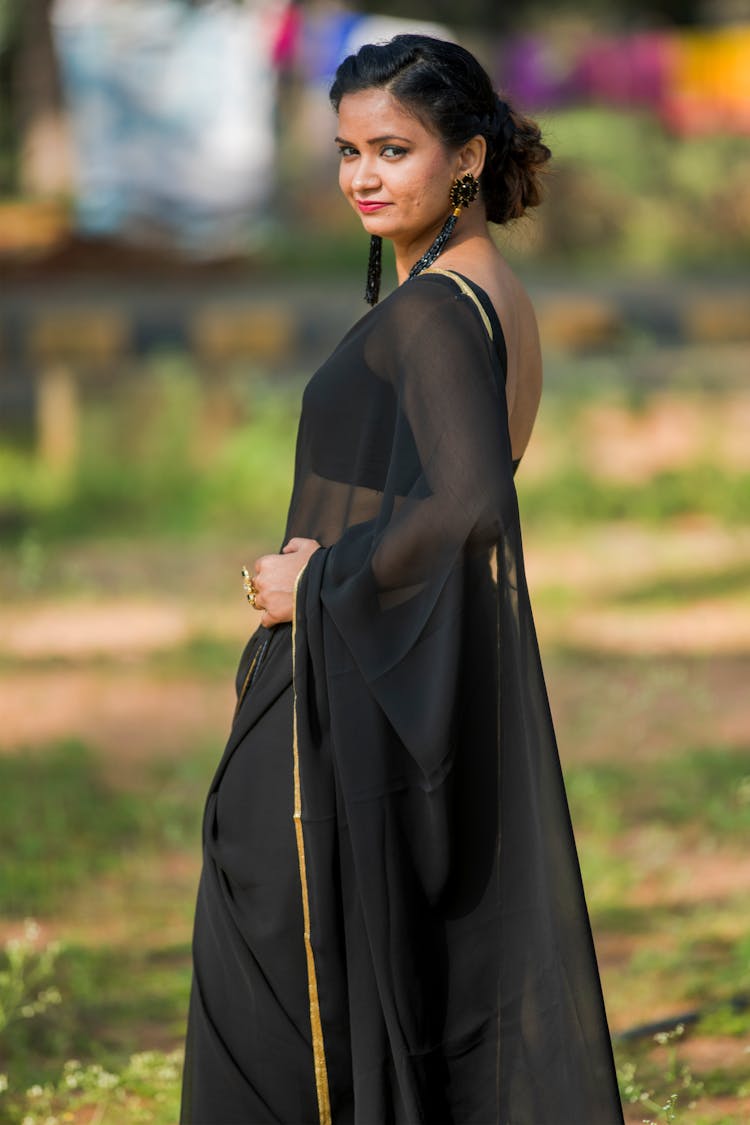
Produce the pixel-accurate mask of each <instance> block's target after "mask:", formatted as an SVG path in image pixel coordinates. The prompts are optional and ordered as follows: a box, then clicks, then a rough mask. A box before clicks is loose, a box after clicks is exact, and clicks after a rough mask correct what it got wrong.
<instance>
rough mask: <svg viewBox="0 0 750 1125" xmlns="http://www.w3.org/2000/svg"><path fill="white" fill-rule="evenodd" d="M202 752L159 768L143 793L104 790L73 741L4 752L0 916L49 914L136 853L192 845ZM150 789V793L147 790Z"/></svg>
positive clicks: (90, 756)
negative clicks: (6, 857)
mask: <svg viewBox="0 0 750 1125" xmlns="http://www.w3.org/2000/svg"><path fill="white" fill-rule="evenodd" d="M208 775H209V766H208V763H207V761H206V757H205V755H197V756H196V755H195V754H193V755H189V756H187V757H186V758H184V759H180V760H178V761H176V762H171V763H165V762H159V761H157V763H156V764H155V765H153V766H152V767H151V768H150V769H147V770H145V772H144V776H143V777H142V779H141V791H140V792H136V791H133V790H128V791H124V790H122V789H115V788H113V787H112V786H111V785H110V784H108V783H107V782H106V781H105V780H104V778H103V776H102V769H101V763H100V761H99V760H98V759H97V757H96V755H95V754H94V753H93V752H92V751H91V750H90V749H89V748H87V747H86V746H83V745H81V744H80V743H78V742H74V741H69V742H62V743H59V744H53V745H52V746H48V747H45V748H43V749H42V748H35V749H24V750H22V751H19V752H18V753H16V754H11V755H4V756H0V791H2V794H3V810H4V812H3V817H2V819H1V820H0V848H2V850H3V852H4V854H6V855H13V862H12V863H8V864H3V865H2V867H1V868H0V913H2V914H3V915H5V917H6V918H7V917H16V918H23V917H25V916H26V915H30V914H33V915H37V916H47V915H52V914H54V913H55V912H56V911H59V910H60V909H61V908H63V907H64V906H65V903H66V902H67V901H68V898H69V895H70V893H71V892H72V891H74V890H75V889H77V888H79V887H82V886H85V885H87V884H88V883H90V881H91V880H92V879H96V878H97V877H100V876H102V875H105V874H107V873H111V872H116V871H118V870H121V869H122V868H123V866H124V865H125V864H126V863H127V861H128V859H129V858H130V857H132V855H133V853H134V852H139V853H143V852H144V851H147V852H152V853H153V852H158V851H159V850H160V849H161V850H163V849H166V848H172V847H178V846H182V847H187V846H189V845H190V844H193V843H194V842H195V841H196V840H197V839H198V836H199V824H200V819H199V818H200V808H201V801H202V796H203V791H204V790H205V787H206V785H207V777H208ZM144 790H145V792H144Z"/></svg>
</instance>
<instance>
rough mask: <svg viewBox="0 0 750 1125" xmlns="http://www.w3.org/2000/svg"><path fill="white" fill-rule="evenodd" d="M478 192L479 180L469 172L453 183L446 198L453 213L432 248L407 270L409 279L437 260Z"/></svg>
mask: <svg viewBox="0 0 750 1125" xmlns="http://www.w3.org/2000/svg"><path fill="white" fill-rule="evenodd" d="M478 191H479V180H477V179H476V178H475V177H474V176H473V175H472V174H471V172H467V173H466V175H465V176H459V177H458V178H457V179H455V180H454V181H453V186H452V187H451V190H450V192H449V193H448V197H449V199H450V201H451V203H452V204H453V211H452V212H451V214H450V215H449V216H448V218H447V219H446V220H445V222H444V223H443V226H442V229H441V231H440V233H439V234H438V236H437V238H436V239H435V241H434V242H433V244H432V246H430V248H429V249H428V250H425V252H424V254H423V255H422V257H421V258H419V259H418V260H417V261H416V262H415V263H414V265H413V266H412V267H411V269H410V270H409V277H416V276H417V274H418V273H421V272H422V270H426V269H427V268H428V267H429V266H431V265H432V263H433V262H434V261H435V259H436V258H437V256H438V254H439V253H440V251H441V250H442V249H443V247H444V246H445V244H446V242H447V241H448V239H449V238H450V236H451V235H452V234H453V228H454V227H455V225H456V220H457V219H458V216H459V215H460V214H461V211H462V210H463V208H464V207H468V206H469V204H470V203H473V202H474V200H475V199H476V197H477V192H478Z"/></svg>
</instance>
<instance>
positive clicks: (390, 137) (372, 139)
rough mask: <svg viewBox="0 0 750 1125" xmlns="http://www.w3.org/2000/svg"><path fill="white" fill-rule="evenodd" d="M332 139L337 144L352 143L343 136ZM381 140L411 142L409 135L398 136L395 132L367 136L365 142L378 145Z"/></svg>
mask: <svg viewBox="0 0 750 1125" xmlns="http://www.w3.org/2000/svg"><path fill="white" fill-rule="evenodd" d="M333 141H334V144H339V145H350V144H351V143H352V142H351V141H346V140H344V138H343V137H334V138H333ZM383 141H406V143H407V144H410V143H411V141H410V139H409V137H399V136H396V134H395V133H386V134H385V136H383V137H369V138H368V140H367V141H366V144H368V145H379V144H382V143H383Z"/></svg>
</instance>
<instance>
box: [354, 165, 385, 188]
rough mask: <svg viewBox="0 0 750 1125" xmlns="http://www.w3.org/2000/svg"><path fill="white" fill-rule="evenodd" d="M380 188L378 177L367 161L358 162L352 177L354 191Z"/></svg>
mask: <svg viewBox="0 0 750 1125" xmlns="http://www.w3.org/2000/svg"><path fill="white" fill-rule="evenodd" d="M379 186H380V176H379V175H378V173H377V171H376V169H375V167H374V166H373V165H372V164H370V163H369V161H364V160H363V161H360V163H359V165H358V167H357V171H356V172H355V173H354V176H353V177H352V187H353V189H354V190H355V191H370V190H372V188H376V187H379Z"/></svg>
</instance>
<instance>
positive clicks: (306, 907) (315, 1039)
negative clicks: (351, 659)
mask: <svg viewBox="0 0 750 1125" xmlns="http://www.w3.org/2000/svg"><path fill="white" fill-rule="evenodd" d="M306 565H307V563H305V566H306ZM304 571H305V567H304V566H303V567H302V570H301V571H300V572H299V574H298V575H297V580H296V582H295V583H294V594H293V595H292V597H293V602H292V687H293V692H294V720H293V731H292V747H293V753H294V832H295V836H296V837H297V859H298V862H299V877H300V884H301V886H302V918H303V922H304V927H305V956H306V958H307V990H308V994H309V997H310V1030H311V1032H312V1048H313V1063H314V1066H315V1089H316V1092H317V1095H318V1117H319V1119H320V1125H331V1099H330V1094H329V1090H328V1068H327V1066H326V1053H325V1044H324V1042H323V1024H322V1021H321V1018H320V1001H319V999H318V978H317V976H316V972H315V954H314V953H313V947H312V942H311V940H310V899H309V895H308V889H307V864H306V862H305V837H304V833H303V830H302V782H301V779H300V768H299V743H298V739H297V729H298V728H297V590H298V588H299V584H300V579H301V578H302V575H303V573H304Z"/></svg>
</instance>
